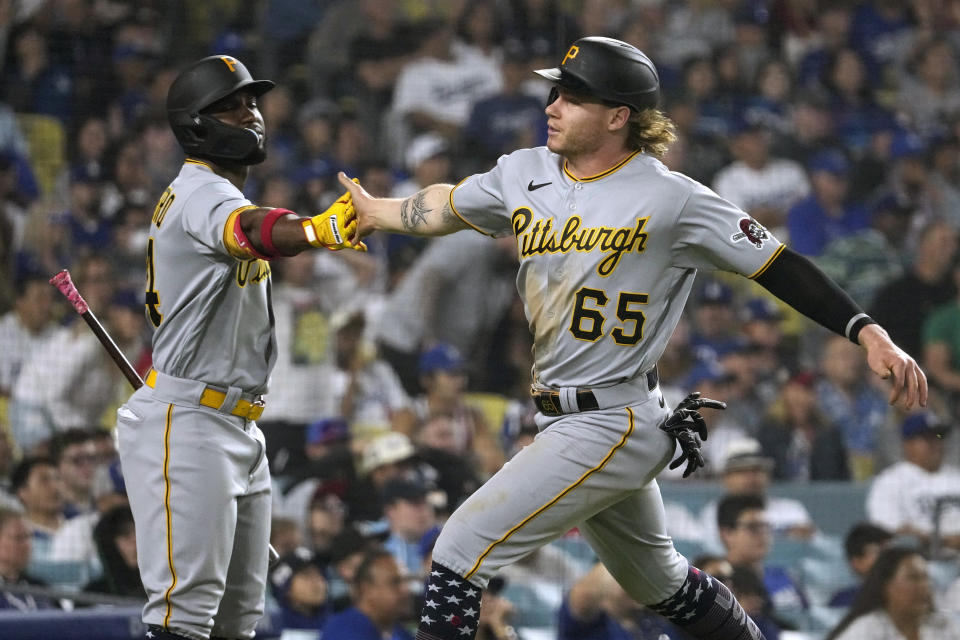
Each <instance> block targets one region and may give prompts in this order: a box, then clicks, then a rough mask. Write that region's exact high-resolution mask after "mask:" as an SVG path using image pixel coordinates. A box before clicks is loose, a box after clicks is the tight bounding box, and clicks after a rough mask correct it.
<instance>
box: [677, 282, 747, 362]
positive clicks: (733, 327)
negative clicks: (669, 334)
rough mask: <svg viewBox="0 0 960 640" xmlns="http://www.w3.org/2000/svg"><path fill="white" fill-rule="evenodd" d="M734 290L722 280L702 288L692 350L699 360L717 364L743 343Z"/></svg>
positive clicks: (709, 283) (696, 308) (696, 309)
mask: <svg viewBox="0 0 960 640" xmlns="http://www.w3.org/2000/svg"><path fill="white" fill-rule="evenodd" d="M736 309H737V306H736V300H735V299H734V293H733V288H732V287H731V286H730V285H728V284H726V283H724V282H721V281H719V280H709V281H707V283H706V284H704V285H703V289H702V290H701V292H700V297H699V298H698V299H697V305H696V307H695V309H694V321H695V322H694V330H693V332H692V333H691V335H690V348H691V349H692V350H693V356H694V358H696V359H697V361H699V362H701V363H707V364H715V363H717V362H718V361H719V359H720V357H721V356H723V355H725V354H726V353H728V352H730V351H733V350H735V349H737V348H738V347H740V346H741V345H742V344H743V337H742V336H741V335H740V333H739V327H738V326H737V311H736Z"/></svg>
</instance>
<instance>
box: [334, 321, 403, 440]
mask: <svg viewBox="0 0 960 640" xmlns="http://www.w3.org/2000/svg"><path fill="white" fill-rule="evenodd" d="M330 325H331V328H332V329H333V330H334V331H336V334H335V342H334V363H335V366H336V370H335V371H334V372H333V373H332V374H331V376H330V386H329V389H330V393H331V395H332V396H333V399H334V401H335V402H336V403H337V407H338V409H339V414H340V415H341V416H343V418H344V419H345V420H346V421H347V422H349V423H350V430H351V433H352V434H353V437H355V438H358V439H367V438H369V437H371V436H372V435H374V434H376V433H381V432H384V431H391V430H392V431H399V432H400V433H405V434H407V435H411V434H412V433H413V431H414V425H415V422H416V417H415V415H414V412H413V409H412V407H411V400H410V397H409V396H408V395H407V392H406V390H404V388H403V384H402V383H401V382H400V378H399V376H398V375H397V373H396V372H395V371H394V370H393V368H392V367H391V366H390V365H389V364H388V363H387V362H386V361H385V360H383V359H382V358H381V357H380V355H379V354H378V353H377V347H376V344H375V343H374V342H373V341H372V340H370V338H369V337H368V336H367V335H366V326H367V322H366V315H365V314H364V312H363V310H361V309H355V310H352V311H344V312H337V313H334V314H333V315H332V316H331V318H330Z"/></svg>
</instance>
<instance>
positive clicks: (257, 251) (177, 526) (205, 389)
mask: <svg viewBox="0 0 960 640" xmlns="http://www.w3.org/2000/svg"><path fill="white" fill-rule="evenodd" d="M272 87H273V83H272V82H270V81H269V80H254V79H253V78H252V77H251V75H250V72H249V71H247V69H246V67H244V65H243V64H242V63H241V62H240V61H239V60H237V59H235V58H232V57H230V56H211V57H208V58H204V59H202V60H199V61H197V62H195V63H193V64H191V65H190V66H188V67H187V68H185V69H184V70H183V71H182V72H181V73H180V74H179V75H178V76H177V77H176V79H175V80H174V82H173V84H172V85H171V86H170V89H169V93H168V94H167V114H168V117H169V120H170V125H171V127H172V128H173V131H174V133H175V135H176V137H177V140H178V141H179V143H180V145H181V146H182V147H183V150H184V152H185V153H186V156H187V157H186V161H185V162H184V165H183V167H182V169H181V170H180V173H179V175H177V177H176V178H175V179H174V181H173V182H172V183H170V186H169V187H167V189H166V191H164V192H163V195H162V196H161V197H160V200H159V202H158V203H157V206H156V209H155V210H154V212H153V218H152V221H151V225H150V238H149V240H148V242H147V286H146V315H147V318H148V320H149V321H150V323H151V325H152V326H153V328H154V334H153V366H154V368H153V369H152V370H151V371H150V372H149V374H148V375H147V377H146V380H145V383H146V384H145V385H144V386H143V387H141V388H140V389H139V390H138V391H136V392H135V393H134V394H133V395H132V396H131V397H130V399H129V401H128V402H127V403H126V404H125V405H123V406H122V407H121V408H120V409H118V411H117V417H118V426H117V429H118V436H119V449H120V459H121V464H122V466H123V471H124V478H125V480H126V486H127V492H128V494H129V497H130V504H131V507H132V509H133V514H134V518H135V520H136V525H137V526H136V529H137V548H138V549H139V565H140V573H141V576H142V578H143V585H144V587H145V588H146V592H147V604H146V606H145V607H144V610H143V620H144V622H145V623H146V624H147V625H148V629H149V630H148V632H147V637H148V638H152V639H156V638H194V639H196V638H204V639H205V638H252V637H253V635H254V627H255V625H256V623H257V621H258V619H259V618H260V616H261V614H262V613H263V606H264V585H265V581H266V574H267V563H268V544H269V541H268V539H269V526H270V476H269V471H268V467H267V461H266V460H265V457H264V440H263V434H262V433H261V431H260V429H258V428H257V425H256V422H255V421H256V419H257V418H258V417H259V416H260V414H261V412H262V411H263V402H262V399H261V396H262V394H264V393H266V391H267V382H268V378H269V375H270V370H271V368H272V367H273V364H274V361H275V359H276V345H275V338H274V327H273V313H272V310H271V306H270V263H269V260H270V259H272V258H276V257H278V256H286V255H293V254H296V253H299V252H301V251H304V250H307V249H311V248H313V247H326V248H328V249H342V248H346V247H350V248H353V249H360V250H362V249H364V247H363V246H362V245H360V244H351V243H350V242H348V241H347V240H346V239H347V238H349V237H350V236H351V235H352V234H353V233H354V231H355V229H356V224H357V221H356V215H355V212H354V211H353V207H352V205H351V204H350V198H349V196H345V197H343V198H341V199H340V200H338V201H337V202H336V203H335V204H334V205H333V206H331V207H330V208H329V209H328V210H327V211H325V212H324V213H322V214H320V215H317V216H314V217H299V216H298V215H297V214H295V213H293V212H291V211H288V210H285V209H275V208H270V207H261V206H258V205H255V204H253V203H251V202H250V201H249V200H248V199H247V198H246V197H244V195H243V193H241V188H242V187H243V185H244V182H245V180H246V177H247V172H248V170H249V166H250V165H252V164H256V163H258V162H261V161H263V160H264V158H265V157H266V148H265V140H266V136H265V131H264V124H263V118H262V116H261V115H260V111H259V109H258V106H257V100H258V99H259V97H260V96H261V95H263V94H264V93H266V92H267V91H269V90H270V89H271V88H272Z"/></svg>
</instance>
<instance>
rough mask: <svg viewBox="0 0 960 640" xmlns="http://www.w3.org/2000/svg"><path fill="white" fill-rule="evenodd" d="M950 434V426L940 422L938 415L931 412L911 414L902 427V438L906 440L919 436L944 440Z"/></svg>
mask: <svg viewBox="0 0 960 640" xmlns="http://www.w3.org/2000/svg"><path fill="white" fill-rule="evenodd" d="M948 433H950V425H948V424H944V423H942V422H940V420H939V419H938V418H937V416H936V415H934V414H933V413H931V412H929V411H921V412H919V413H911V414H910V415H908V416H907V417H906V418H905V419H904V421H903V425H902V426H901V427H900V436H901V437H902V438H903V439H904V440H908V439H910V438H916V437H918V436H926V437H936V438H942V437H944V436H945V435H947V434H948Z"/></svg>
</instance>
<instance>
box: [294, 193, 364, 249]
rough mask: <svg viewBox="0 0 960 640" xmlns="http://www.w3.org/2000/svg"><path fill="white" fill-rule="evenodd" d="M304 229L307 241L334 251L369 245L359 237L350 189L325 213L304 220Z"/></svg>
mask: <svg viewBox="0 0 960 640" xmlns="http://www.w3.org/2000/svg"><path fill="white" fill-rule="evenodd" d="M303 231H304V233H305V234H306V236H307V242H309V243H310V244H311V245H313V246H314V247H326V248H327V249H330V250H332V251H339V250H340V249H355V250H357V251H366V250H367V245H365V244H363V243H362V242H360V239H359V237H357V212H356V209H354V206H353V199H352V198H351V197H350V192H349V191H348V192H347V193H345V194H343V195H342V196H340V197H339V198H337V201H336V202H334V203H333V204H332V205H330V208H329V209H327V210H326V211H324V212H323V213H321V214H319V215H316V216H313V217H312V218H307V219H306V220H304V221H303Z"/></svg>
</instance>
